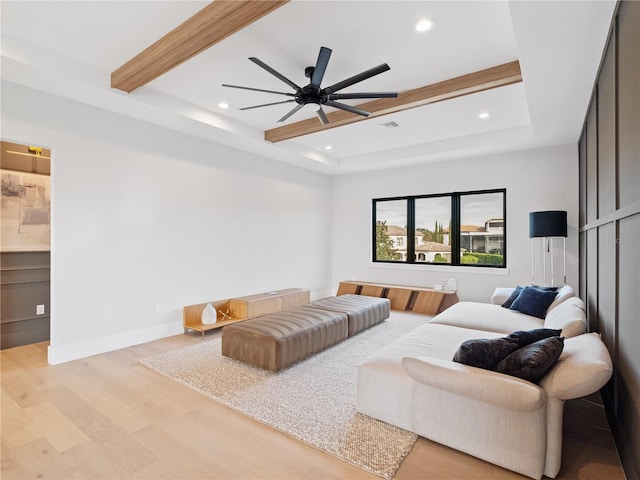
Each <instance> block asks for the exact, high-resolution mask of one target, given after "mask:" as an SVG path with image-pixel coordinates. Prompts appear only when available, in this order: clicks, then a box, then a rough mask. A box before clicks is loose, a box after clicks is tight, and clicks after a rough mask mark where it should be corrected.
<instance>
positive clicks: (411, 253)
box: [407, 198, 416, 263]
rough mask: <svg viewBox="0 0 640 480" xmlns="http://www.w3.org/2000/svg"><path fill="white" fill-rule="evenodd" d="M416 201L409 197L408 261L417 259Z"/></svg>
mask: <svg viewBox="0 0 640 480" xmlns="http://www.w3.org/2000/svg"><path fill="white" fill-rule="evenodd" d="M415 240H416V202H415V199H414V198H407V263H415V261H416V241H415Z"/></svg>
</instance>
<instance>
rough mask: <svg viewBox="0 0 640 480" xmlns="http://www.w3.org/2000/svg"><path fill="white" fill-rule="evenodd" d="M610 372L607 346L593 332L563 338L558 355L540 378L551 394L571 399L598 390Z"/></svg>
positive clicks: (547, 391) (555, 396)
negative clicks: (553, 363)
mask: <svg viewBox="0 0 640 480" xmlns="http://www.w3.org/2000/svg"><path fill="white" fill-rule="evenodd" d="M612 374H613V363H612V361H611V356H610V355H609V351H608V350H607V347H606V346H605V344H604V343H603V341H602V340H601V339H600V335H598V334H597V333H585V334H582V335H578V336H576V337H571V338H565V341H564V349H563V351H562V354H561V355H560V358H559V359H558V361H557V362H556V363H555V365H554V366H553V367H551V369H549V371H548V372H547V373H546V374H545V376H544V377H542V379H541V380H540V386H541V387H542V388H543V389H544V391H545V392H546V393H547V394H548V395H549V396H551V397H554V398H557V399H560V400H571V399H573V398H580V397H584V396H586V395H590V394H592V393H594V392H597V391H598V390H600V389H601V388H602V387H603V386H604V385H606V383H607V382H608V381H609V379H610V378H611V375H612Z"/></svg>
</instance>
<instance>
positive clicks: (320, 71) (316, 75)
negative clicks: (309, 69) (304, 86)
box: [311, 47, 331, 90]
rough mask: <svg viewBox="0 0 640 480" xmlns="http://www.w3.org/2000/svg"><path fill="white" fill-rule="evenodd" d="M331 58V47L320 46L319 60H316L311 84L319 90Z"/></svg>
mask: <svg viewBox="0 0 640 480" xmlns="http://www.w3.org/2000/svg"><path fill="white" fill-rule="evenodd" d="M329 58H331V49H330V48H327V47H320V53H318V60H317V61H316V66H315V68H314V69H313V75H311V85H312V86H313V87H315V88H317V89H318V90H320V84H321V83H322V78H323V77H324V72H326V70H327V65H328V64H329Z"/></svg>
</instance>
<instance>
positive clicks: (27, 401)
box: [0, 332, 624, 480]
mask: <svg viewBox="0 0 640 480" xmlns="http://www.w3.org/2000/svg"><path fill="white" fill-rule="evenodd" d="M210 335H219V332H215V333H212V334H209V335H207V338H209V337H210ZM200 341H201V339H200V337H199V335H178V336H175V337H170V338H166V339H163V340H158V341H155V342H150V343H146V344H143V345H138V346H135V347H130V348H126V349H122V350H118V351H115V352H110V353H106V354H102V355H96V356H93V357H90V358H86V359H82V360H77V361H73V362H69V363H65V364H61V365H56V366H52V365H48V364H47V360H46V359H47V355H46V350H47V344H46V343H41V344H36V345H30V346H25V347H18V348H14V349H9V350H4V351H2V352H1V357H0V358H1V361H2V380H1V383H2V397H1V401H2V403H1V412H2V415H1V422H2V424H1V428H2V451H1V455H2V470H1V473H0V477H1V478H2V479H4V480H8V479H16V478H24V479H27V478H28V479H34V478H49V479H61V480H66V479H128V478H131V479H305V480H306V479H371V480H373V479H378V480H379V477H376V476H374V475H371V474H368V473H366V472H364V471H362V470H360V469H359V468H357V467H354V466H352V465H350V464H348V463H346V462H343V461H341V460H339V459H336V458H334V457H332V456H330V455H327V454H325V453H323V452H320V451H318V450H315V449H314V448H312V447H310V446H307V445H305V444H303V443H301V442H299V441H297V440H295V439H293V438H291V437H289V436H287V435H285V434H283V433H280V432H278V431H276V430H273V429H271V428H269V427H267V426H264V425H262V424H260V423H258V422H256V421H254V420H252V419H250V418H248V417H246V416H244V415H241V414H239V413H237V412H235V411H233V410H231V409H229V408H227V407H225V406H223V405H220V404H218V403H216V402H215V401H213V400H211V399H209V398H207V397H204V396H202V395H199V394H198V393H195V392H193V391H192V390H190V389H188V388H186V387H183V386H181V385H179V384H177V383H175V382H173V381H171V380H169V379H167V378H164V377H162V376H160V375H158V374H157V373H154V372H153V371H151V370H148V369H147V368H145V367H143V366H142V365H140V364H139V363H138V361H139V360H140V359H141V358H144V357H147V356H149V355H153V354H156V353H160V352H164V351H167V350H172V349H175V348H179V347H181V346H185V345H190V344H193V343H196V342H200ZM563 457H564V458H563V467H562V470H561V471H560V474H559V476H558V477H557V478H559V479H564V480H591V479H593V480H596V479H597V480H600V479H609V480H623V479H624V474H623V472H622V468H621V467H620V462H619V460H618V456H617V454H616V451H615V448H614V445H613V441H612V437H611V433H610V431H609V429H608V425H607V422H606V419H605V415H604V411H603V408H602V406H601V404H600V402H599V396H597V395H594V396H591V397H589V398H586V399H580V400H575V401H571V402H567V405H566V407H565V442H564V456H563ZM394 478H395V479H396V480H409V479H426V480H462V479H473V480H476V479H487V480H489V479H491V480H493V479H496V480H518V479H524V478H526V477H523V476H521V475H518V474H515V473H513V472H509V471H506V470H503V469H501V468H499V467H496V466H493V465H491V464H488V463H486V462H483V461H481V460H478V459H475V458H473V457H470V456H468V455H465V454H462V453H459V452H456V451H454V450H451V449H449V448H446V447H443V446H441V445H438V444H435V443H433V442H430V441H428V440H425V439H422V438H420V439H419V440H418V442H417V443H416V445H415V446H414V448H413V450H412V451H411V452H410V453H409V455H408V456H407V458H406V459H405V460H404V462H403V463H402V465H401V466H400V468H399V470H398V472H397V473H396V476H395V477H394Z"/></svg>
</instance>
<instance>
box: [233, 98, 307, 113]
mask: <svg viewBox="0 0 640 480" xmlns="http://www.w3.org/2000/svg"><path fill="white" fill-rule="evenodd" d="M290 102H295V99H293V98H292V99H291V100H284V101H282V102H273V103H263V104H262V105H254V106H253V107H243V108H239V109H238V110H251V109H252V108H260V107H270V106H271V105H280V104H281V103H290Z"/></svg>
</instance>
